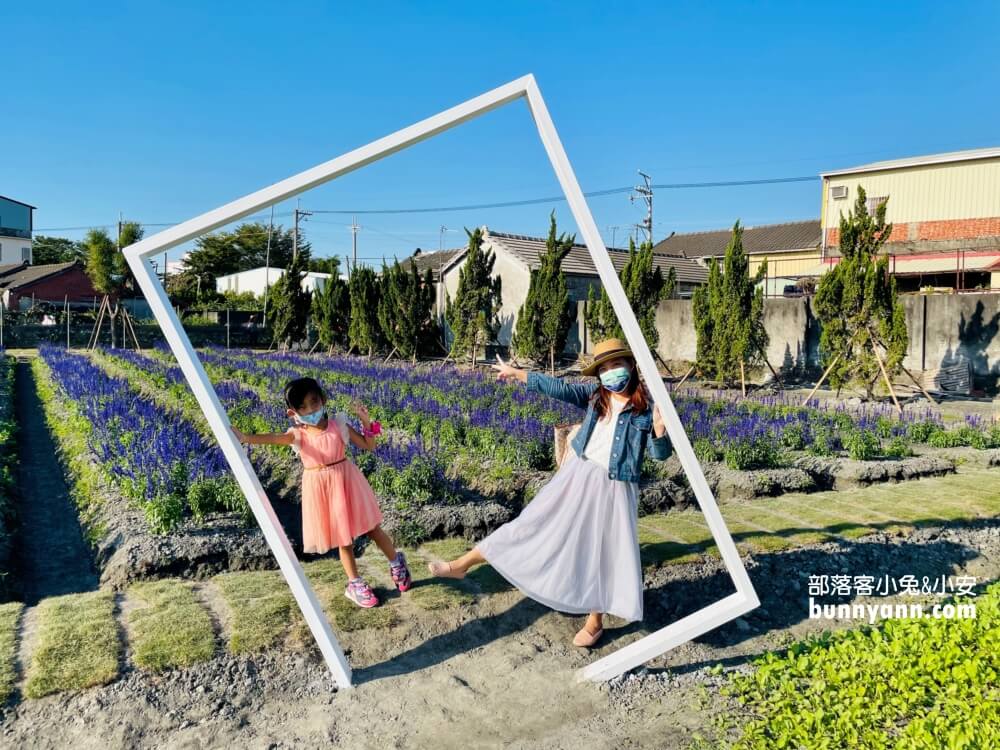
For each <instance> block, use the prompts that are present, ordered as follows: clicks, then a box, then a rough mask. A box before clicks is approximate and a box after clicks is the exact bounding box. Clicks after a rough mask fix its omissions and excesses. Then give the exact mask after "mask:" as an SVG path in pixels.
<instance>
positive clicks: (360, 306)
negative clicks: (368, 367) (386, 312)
mask: <svg viewBox="0 0 1000 750" xmlns="http://www.w3.org/2000/svg"><path fill="white" fill-rule="evenodd" d="M381 286H382V285H381V283H380V282H379V278H378V275H377V274H376V273H375V271H374V270H372V269H371V268H368V267H367V266H361V267H360V268H356V269H354V271H352V272H351V279H350V282H349V283H348V289H349V291H348V293H349V295H350V298H351V322H350V325H349V326H348V332H347V336H348V341H349V342H350V345H351V347H352V348H354V349H357V350H358V351H362V352H367V354H368V356H369V357H370V356H371V355H372V354H373V353H374V352H375V350H376V349H377V348H379V346H381V344H382V341H383V336H382V329H381V327H380V326H379V322H378V299H379V294H380V292H381Z"/></svg>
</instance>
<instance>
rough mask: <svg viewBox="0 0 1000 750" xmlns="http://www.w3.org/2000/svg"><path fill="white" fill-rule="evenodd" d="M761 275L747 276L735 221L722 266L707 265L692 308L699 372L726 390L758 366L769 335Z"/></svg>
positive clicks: (746, 259)
mask: <svg viewBox="0 0 1000 750" xmlns="http://www.w3.org/2000/svg"><path fill="white" fill-rule="evenodd" d="M766 273H767V264H766V263H762V264H761V266H760V268H758V269H757V272H756V273H755V274H754V275H753V276H751V275H750V259H749V257H748V256H747V254H746V252H744V250H743V227H741V226H740V223H739V222H738V221H737V222H736V224H735V225H734V226H733V234H732V236H731V237H730V239H729V244H728V245H727V246H726V254H725V257H724V259H723V262H722V266H721V267H720V265H719V262H718V260H716V259H715V258H712V259H710V260H709V265H708V283H707V284H706V285H705V286H703V287H701V288H699V289H698V290H696V292H695V296H694V301H693V305H692V307H693V313H694V318H695V331H696V333H697V336H698V344H697V355H696V356H697V360H698V368H699V370H700V371H701V372H702V373H703V374H704V375H707V376H709V377H712V378H715V379H717V380H719V381H721V382H723V383H725V384H730V383H735V382H739V381H741V380H742V378H743V373H744V370H745V369H746V368H750V367H756V366H758V365H760V364H763V362H764V352H765V351H767V344H768V335H767V330H766V329H765V328H764V290H763V288H762V287H761V286H760V281H761V280H762V279H763V278H764V275H765V274H766Z"/></svg>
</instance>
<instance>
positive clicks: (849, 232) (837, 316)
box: [815, 186, 909, 399]
mask: <svg viewBox="0 0 1000 750" xmlns="http://www.w3.org/2000/svg"><path fill="white" fill-rule="evenodd" d="M885 209H886V201H883V202H882V203H880V204H879V205H878V206H877V207H876V209H875V214H874V216H872V215H871V214H870V213H869V211H868V206H867V201H866V196H865V191H864V188H862V187H860V186H859V187H858V197H857V200H856V201H855V203H854V210H853V211H852V212H851V213H849V214H848V215H847V216H846V217H845V216H843V214H842V215H841V217H840V243H839V244H840V256H841V259H840V262H839V263H838V264H837V265H836V266H834V267H833V268H831V269H830V270H829V271H827V273H826V274H824V275H823V277H822V278H821V279H820V282H819V287H818V289H817V290H816V298H815V308H816V316H817V317H818V318H819V321H820V323H821V324H822V332H821V334H820V340H819V344H820V354H821V361H822V365H823V367H824V368H826V367H827V366H829V364H830V363H831V362H833V360H834V359H837V363H836V365H835V366H834V367H833V369H832V370H831V371H830V374H829V379H830V384H831V385H832V386H833V387H835V388H837V389H838V390H839V389H840V388H841V387H842V386H843V385H844V384H845V383H848V382H850V381H851V379H852V378H856V379H857V380H859V381H860V382H861V383H862V384H863V386H864V388H865V394H866V396H867V398H869V399H871V398H872V397H873V396H874V394H875V386H876V383H877V382H878V380H879V378H880V377H881V369H880V368H879V364H878V359H877V358H876V356H875V352H874V351H873V345H874V346H877V347H879V352H880V353H882V356H883V362H884V364H885V368H886V371H887V372H888V373H889V375H890V377H891V376H892V375H893V374H895V373H896V372H898V370H899V367H900V365H901V364H902V362H903V357H905V356H906V349H907V346H908V345H909V337H908V335H907V332H906V319H905V315H904V313H903V306H902V304H901V303H900V301H899V295H898V293H897V291H896V279H895V278H894V277H892V276H891V275H890V274H889V258H888V256H886V255H882V256H879V251H880V250H881V249H882V246H883V245H884V244H885V242H886V240H888V238H889V235H890V234H891V233H892V224H886V223H885ZM883 346H884V347H886V349H882V347H883ZM838 357H839V359H838Z"/></svg>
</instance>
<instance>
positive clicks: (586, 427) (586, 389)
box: [430, 339, 671, 648]
mask: <svg viewBox="0 0 1000 750" xmlns="http://www.w3.org/2000/svg"><path fill="white" fill-rule="evenodd" d="M594 355H595V356H594V361H593V363H592V364H591V365H590V366H589V367H587V368H586V369H584V370H583V374H584V375H598V377H599V381H600V382H599V383H596V384H587V385H582V384H572V383H566V382H563V381H562V380H560V379H559V378H554V377H550V376H548V375H544V374H542V373H539V372H535V371H531V372H526V371H525V370H519V369H516V368H514V367H510V366H509V365H507V364H505V363H504V362H503V360H501V359H500V358H499V357H497V360H498V361H499V363H500V364H499V365H494V366H493V368H494V369H495V370H497V371H498V375H497V378H498V379H499V380H518V381H520V382H522V383H525V384H526V385H527V387H528V388H531V389H533V390H537V391H540V392H541V393H545V394H547V395H549V396H552V397H553V398H558V399H560V400H563V401H568V402H569V403H572V404H576V405H577V406H580V407H586V409H587V413H586V416H585V417H584V419H583V423H582V424H581V426H580V429H579V431H578V432H577V435H576V437H575V438H573V441H572V443H571V445H572V447H573V450H572V451H568V452H567V456H566V458H565V460H564V461H563V464H562V466H560V468H559V471H557V472H556V473H555V475H554V476H553V477H552V479H550V480H549V482H548V483H547V484H546V485H545V486H544V487H542V488H541V490H539V492H538V494H537V495H536V496H535V498H534V499H533V500H532V501H531V502H530V503H529V504H528V505H527V506H526V507H525V508H524V510H523V511H521V514H520V515H519V516H518V517H517V518H515V519H514V520H513V521H510V522H509V523H506V524H504V525H503V526H501V527H500V528H498V529H497V530H496V531H494V532H493V533H492V534H490V535H489V536H487V537H486V538H485V539H483V540H481V541H480V542H479V544H478V545H476V546H475V547H474V548H473V549H472V550H471V551H469V552H467V553H466V554H464V555H463V556H462V557H459V558H458V559H457V560H452V561H451V562H435V563H431V564H430V570H431V573H433V574H434V575H436V576H444V577H448V578H462V577H463V576H465V573H466V571H468V569H469V568H470V567H472V566H473V565H476V564H478V563H482V562H487V561H488V562H489V563H490V564H491V565H492V566H493V567H494V568H495V569H496V570H497V572H499V573H500V574H501V575H503V576H504V577H505V578H506V579H507V580H509V581H510V582H511V583H512V584H514V585H515V586H517V588H519V589H520V590H521V591H522V592H524V593H525V594H526V595H528V596H530V597H531V598H532V599H535V600H537V601H539V602H541V603H542V604H544V605H546V606H547V607H551V608H553V609H556V610H559V611H561V612H569V613H572V614H584V613H587V614H589V617H588V618H587V621H586V623H585V624H584V626H583V628H582V629H581V630H580V631H579V632H578V633H577V634H576V637H574V639H573V644H574V645H576V646H585V647H588V648H589V647H590V646H593V645H594V644H596V643H597V641H598V640H599V639H600V637H601V635H602V634H603V633H604V628H603V614H604V613H605V612H606V613H609V614H613V615H615V616H617V617H620V618H622V619H623V620H626V621H633V620H641V619H642V566H641V564H640V562H639V539H638V531H637V523H638V501H639V485H638V482H639V478H640V475H641V471H642V460H643V456H644V455H645V452H646V448H647V446H648V447H649V450H650V455H651V456H652V458H654V459H657V460H661V461H662V460H664V459H666V458H667V457H668V456H669V455H670V452H671V451H670V440H669V438H667V436H666V434H665V432H666V428H665V426H664V424H663V420H662V419H661V417H660V413H659V409H657V408H655V407H654V406H652V399H651V398H650V396H649V393H648V391H647V390H646V388H645V386H644V385H642V384H640V382H639V371H638V370H637V369H636V366H635V359H634V358H633V356H632V353H631V352H630V351H629V349H628V347H627V346H626V345H625V344H624V343H623V342H622V341H620V340H619V339H609V340H607V341H602V342H601V343H599V344H597V346H596V347H595V348H594ZM651 433H652V434H651Z"/></svg>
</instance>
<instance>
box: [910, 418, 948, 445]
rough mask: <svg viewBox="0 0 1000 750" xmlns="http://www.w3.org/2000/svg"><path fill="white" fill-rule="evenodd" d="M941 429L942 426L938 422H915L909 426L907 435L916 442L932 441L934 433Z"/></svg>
mask: <svg viewBox="0 0 1000 750" xmlns="http://www.w3.org/2000/svg"><path fill="white" fill-rule="evenodd" d="M940 431H941V426H940V425H938V424H937V423H936V422H931V421H924V422H914V423H913V424H911V425H910V426H909V427H908V428H907V430H906V436H907V437H908V438H909V439H910V440H911V441H912V442H914V443H926V442H929V441H930V439H931V436H932V435H934V434H935V433H937V432H940Z"/></svg>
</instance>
